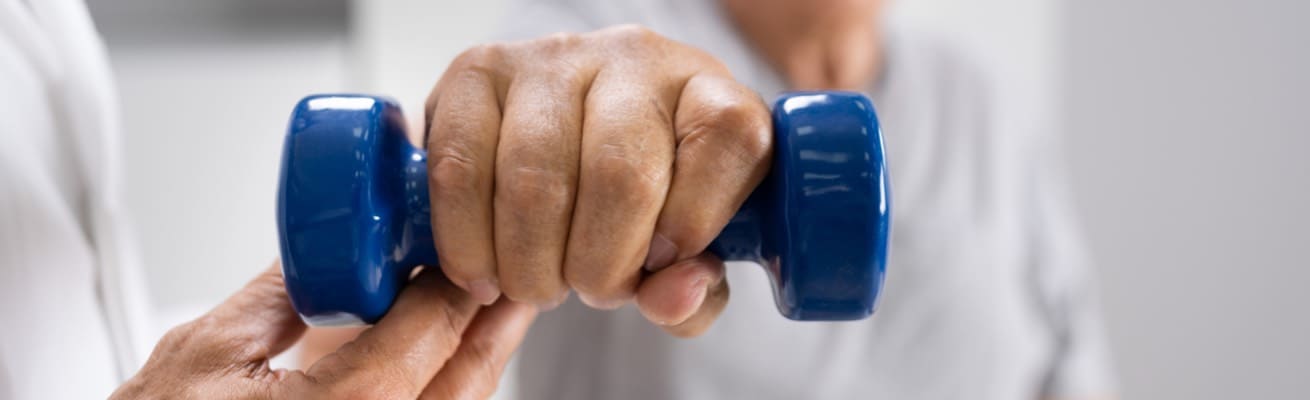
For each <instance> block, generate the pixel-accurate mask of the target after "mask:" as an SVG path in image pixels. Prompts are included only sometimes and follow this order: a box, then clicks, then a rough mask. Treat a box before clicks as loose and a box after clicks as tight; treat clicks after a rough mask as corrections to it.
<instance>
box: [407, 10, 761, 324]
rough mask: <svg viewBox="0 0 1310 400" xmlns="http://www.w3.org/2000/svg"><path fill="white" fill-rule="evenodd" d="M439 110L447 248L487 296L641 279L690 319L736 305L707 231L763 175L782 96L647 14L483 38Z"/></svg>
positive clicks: (639, 288)
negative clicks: (743, 78)
mask: <svg viewBox="0 0 1310 400" xmlns="http://www.w3.org/2000/svg"><path fill="white" fill-rule="evenodd" d="M426 111H427V114H426V115H427V121H428V122H427V126H428V128H427V129H428V130H427V135H428V136H427V146H428V153H429V160H428V168H429V169H430V171H429V179H430V180H431V181H430V182H429V187H430V190H431V199H432V218H433V229H434V234H435V240H436V247H437V253H438V254H440V257H441V260H440V261H441V268H442V270H443V271H444V272H445V273H446V275H447V276H449V277H450V279H451V280H452V281H453V282H455V283H456V284H457V285H459V286H461V287H463V288H465V289H466V290H468V291H469V293H471V294H472V296H473V298H474V299H475V300H476V301H478V302H481V303H483V304H490V303H491V302H493V301H495V299H496V298H498V297H499V296H500V295H501V294H502V293H503V294H504V295H505V296H507V297H509V298H510V299H513V300H518V301H524V302H531V303H535V304H538V305H539V306H541V307H543V308H552V307H554V306H555V305H558V304H559V303H560V302H562V301H563V300H564V299H565V298H566V296H567V295H568V293H569V290H570V289H572V290H573V291H575V292H577V294H578V297H579V298H580V299H581V300H582V301H583V302H584V303H586V304H587V305H590V306H591V307H595V308H604V309H609V308H615V307H618V306H621V305H622V304H624V303H625V302H627V301H629V300H630V299H632V298H633V297H634V296H635V298H636V301H637V304H638V306H639V308H640V309H641V311H642V313H643V314H644V315H645V316H646V317H647V318H648V319H650V320H651V321H653V322H655V323H657V324H659V325H661V326H663V327H665V328H666V330H668V331H670V332H672V333H674V334H676V335H684V336H687V335H696V334H699V333H701V332H702V331H704V330H705V329H706V328H707V327H708V326H709V324H710V322H711V321H712V320H713V319H714V318H715V317H716V316H717V315H718V313H719V312H720V311H721V310H722V308H723V306H724V305H725V303H726V301H727V294H728V289H727V283H726V282H725V281H724V279H723V263H722V261H720V260H719V259H718V258H716V257H714V256H713V255H712V254H709V253H706V252H705V249H706V247H707V246H708V245H709V244H710V242H711V241H712V240H713V239H714V238H715V236H717V235H718V233H719V231H720V230H722V229H723V227H724V226H725V225H726V224H727V223H728V220H729V219H730V218H732V216H733V214H734V213H735V212H736V210H737V209H738V208H739V207H740V206H741V204H742V203H743V202H744V201H745V199H746V197H747V196H748V195H749V194H750V193H751V191H752V190H753V189H754V188H755V186H756V185H758V184H759V182H760V181H761V180H762V179H763V178H764V175H765V173H766V172H767V168H768V162H769V157H770V151H771V145H772V143H771V139H772V138H771V133H770V125H769V124H770V120H769V112H768V108H767V107H766V106H765V104H764V103H763V102H762V101H761V99H760V98H759V96H758V95H757V94H756V93H754V92H753V91H751V90H750V89H748V88H746V87H744V86H742V85H741V84H739V83H737V82H736V81H735V80H733V78H732V76H731V75H730V74H729V72H728V71H727V69H726V68H725V67H724V66H723V65H722V64H721V63H719V62H718V61H717V60H715V59H714V58H713V57H711V56H710V55H708V54H706V53H705V52H702V51H700V50H698V49H695V48H692V47H690V46H687V45H683V44H680V43H677V42H674V41H672V40H669V39H666V38H664V37H661V36H660V35H658V34H655V33H653V32H651V31H649V30H646V29H644V28H640V27H631V26H625V27H617V28H611V29H605V30H601V31H597V32H592V33H585V34H556V35H552V36H549V37H545V38H541V39H537V40H531V41H525V42H516V43H505V44H491V45H484V46H479V47H475V48H473V49H470V50H468V51H465V52H464V53H463V54H461V55H460V56H459V57H458V58H457V59H456V60H455V61H454V62H453V63H452V64H451V66H450V68H449V69H448V70H447V71H446V73H445V74H444V75H443V76H442V78H441V80H440V81H439V82H438V83H437V84H436V86H435V88H434V89H433V90H432V93H431V95H430V96H429V97H428V101H427V106H426ZM643 267H644V269H645V270H647V271H649V272H646V273H643Z"/></svg>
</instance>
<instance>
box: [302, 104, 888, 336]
mask: <svg viewBox="0 0 1310 400" xmlns="http://www.w3.org/2000/svg"><path fill="white" fill-rule="evenodd" d="M773 130H774V153H773V160H772V166H771V168H770V172H769V174H768V176H767V177H766V178H765V180H764V181H763V183H761V184H760V186H759V187H757V188H756V189H755V191H754V192H753V193H752V194H751V195H750V197H749V198H748V199H747V200H746V202H745V203H744V204H743V205H742V207H741V209H740V210H739V211H738V212H737V214H736V215H735V216H734V217H733V218H732V220H731V222H729V223H728V225H727V226H726V227H725V228H724V229H723V231H722V232H721V233H720V234H719V236H718V237H717V238H716V239H715V240H714V242H713V243H712V244H711V245H710V248H709V249H710V251H712V252H714V253H715V254H717V255H718V256H719V257H720V258H722V259H724V260H725V261H750V262H755V263H757V264H760V265H762V266H763V267H764V269H765V270H766V271H767V272H768V274H769V276H770V278H771V282H772V284H773V293H774V300H775V303H776V305H777V308H778V311H779V312H780V313H781V314H782V315H783V316H785V317H787V318H790V319H794V320H856V319H863V318H865V317H868V316H869V315H870V314H872V313H873V309H874V306H875V303H876V300H877V298H878V293H879V291H880V290H881V287H882V280H883V274H884V270H885V269H884V264H885V259H886V252H887V238H888V234H889V230H888V229H889V222H890V216H891V208H890V206H891V197H890V193H889V191H888V190H889V187H888V186H889V182H888V177H887V170H886V167H885V165H884V161H883V145H882V133H881V130H880V125H879V123H878V118H877V116H876V114H875V112H874V108H873V103H872V102H870V101H869V99H868V98H867V97H864V96H863V95H860V94H858V93H849V92H834V91H824V92H798V93H791V94H787V95H784V96H782V97H781V98H779V99H778V100H777V101H776V102H775V103H774V106H773ZM426 161H427V154H426V152H425V151H424V150H423V149H419V148H415V147H414V146H413V145H412V144H411V143H410V141H409V139H408V137H407V135H406V134H405V120H404V117H403V116H402V114H401V110H400V107H399V106H398V105H397V104H396V103H395V102H394V101H392V100H390V99H387V98H385V97H376V96H362V95H342V94H322V95H312V96H308V97H305V98H304V99H303V100H301V101H300V102H299V103H298V104H297V105H296V107H295V109H294V111H293V112H292V115H291V122H290V126H289V127H288V129H287V135H286V142H285V145H284V148H283V153H282V170H281V177H280V182H279V188H278V198H277V225H278V233H279V239H280V242H281V243H280V244H281V252H282V268H283V274H284V276H285V278H286V287H287V293H288V294H289V295H290V296H291V301H292V304H293V305H294V306H295V309H296V311H297V312H298V313H299V314H300V316H301V317H302V318H303V319H304V320H305V321H306V322H308V323H309V324H311V325H316V326H332V325H357V324H371V323H374V322H376V321H377V320H378V319H379V318H381V317H382V316H383V315H384V314H386V312H387V310H388V309H389V308H390V307H391V305H392V303H393V302H395V299H396V296H397V294H398V293H399V291H400V289H401V288H402V287H403V286H404V285H405V283H406V282H408V280H409V277H410V276H411V273H412V272H413V270H414V268H416V267H417V266H420V265H425V266H431V267H435V266H437V253H436V250H435V249H434V244H433V241H432V227H431V224H432V220H431V219H430V212H431V210H430V206H429V203H428V178H427V165H426ZM581 212H585V211H581ZM633 268H637V266H633Z"/></svg>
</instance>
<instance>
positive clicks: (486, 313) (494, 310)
mask: <svg viewBox="0 0 1310 400" xmlns="http://www.w3.org/2000/svg"><path fill="white" fill-rule="evenodd" d="M536 315H537V310H536V307H535V306H533V305H530V304H526V303H518V302H513V301H509V300H507V299H501V300H500V301H498V302H496V304H494V305H492V306H491V307H487V308H484V309H483V310H482V311H480V312H478V316H477V318H475V319H474V320H473V324H472V325H470V326H469V329H468V330H467V331H465V332H464V341H463V342H461V343H460V345H459V350H457V351H456V352H455V355H454V356H453V357H451V359H450V361H448V362H446V365H445V367H444V368H442V369H441V372H439V373H437V376H436V377H435V378H433V379H432V382H429V383H428V386H427V387H426V388H424V389H423V394H422V395H421V396H419V398H421V399H443V400H453V399H485V398H488V397H490V396H491V395H492V394H493V393H495V392H496V385H497V384H498V383H499V382H500V376H501V374H502V372H503V371H504V370H505V364H507V363H509V359H510V356H512V355H513V354H514V350H515V349H517V348H518V347H519V344H521V343H522V342H523V336H524V335H525V334H527V332H528V327H529V326H530V325H532V320H533V319H534V318H535V317H536Z"/></svg>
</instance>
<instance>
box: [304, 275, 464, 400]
mask: <svg viewBox="0 0 1310 400" xmlns="http://www.w3.org/2000/svg"><path fill="white" fill-rule="evenodd" d="M477 310H478V304H477V303H475V302H473V301H472V300H471V299H470V298H469V295H468V294H467V293H465V292H464V291H463V290H460V289H459V288H457V287H455V286H454V285H452V284H450V282H449V281H447V280H446V279H445V278H444V277H442V275H441V273H439V272H438V271H436V270H432V269H427V270H424V271H423V272H420V273H419V275H418V276H417V277H415V278H414V280H413V281H411V282H410V284H409V285H408V286H407V287H406V288H405V289H404V290H403V291H401V293H400V297H399V298H398V299H396V304H395V305H394V306H393V307H392V308H391V310H390V311H388V312H387V315H386V316H384V317H382V320H380V321H378V323H377V325H374V326H373V327H372V328H370V329H368V330H366V331H364V332H363V333H361V334H360V335H359V338H357V339H355V341H353V342H350V343H347V344H345V345H344V346H342V347H341V348H340V349H338V350H337V351H336V352H334V353H332V354H329V355H328V356H327V357H324V358H323V359H322V360H320V361H319V362H317V363H315V364H314V365H313V366H312V367H310V369H309V371H308V372H306V373H307V374H308V375H309V376H310V377H311V378H313V380H314V381H316V382H319V383H322V384H325V385H327V387H328V388H329V391H330V392H333V393H335V394H337V395H340V396H342V397H343V398H355V397H359V396H357V395H363V394H365V393H369V394H383V395H384V396H381V397H382V398H413V397H415V396H417V395H418V394H419V392H420V390H422V388H423V387H424V386H426V385H427V383H428V381H430V380H431V379H432V377H433V376H435V375H436V373H437V371H438V370H440V368H441V366H442V365H443V364H445V362H446V360H447V359H449V358H450V356H451V355H452V354H453V353H454V352H455V349H456V348H458V347H459V343H460V337H461V336H462V335H463V333H464V330H465V328H467V327H468V324H469V321H472V320H473V316H474V315H475V314H476V313H477ZM370 397H377V396H370Z"/></svg>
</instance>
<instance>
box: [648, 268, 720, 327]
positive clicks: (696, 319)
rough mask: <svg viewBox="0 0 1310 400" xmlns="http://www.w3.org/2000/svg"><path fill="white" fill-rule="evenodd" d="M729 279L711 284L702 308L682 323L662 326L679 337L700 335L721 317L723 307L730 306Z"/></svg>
mask: <svg viewBox="0 0 1310 400" xmlns="http://www.w3.org/2000/svg"><path fill="white" fill-rule="evenodd" d="M728 292H729V290H728V280H726V279H724V280H721V281H719V283H718V284H716V285H714V286H710V289H709V291H708V292H707V294H706V295H705V301H704V302H702V303H701V306H700V309H699V310H696V312H695V313H692V314H691V317H689V318H687V320H685V321H682V323H679V324H676V325H668V326H662V327H661V328H664V331H665V332H668V333H669V334H671V335H673V336H677V337H682V338H690V337H696V336H700V335H701V334H703V333H705V331H707V330H709V329H710V326H712V325H714V320H716V319H718V318H719V314H722V313H723V309H724V308H725V307H727V306H728Z"/></svg>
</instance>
